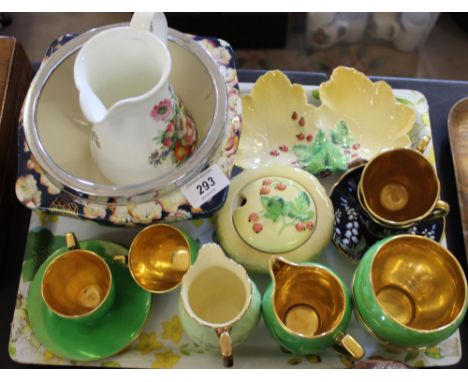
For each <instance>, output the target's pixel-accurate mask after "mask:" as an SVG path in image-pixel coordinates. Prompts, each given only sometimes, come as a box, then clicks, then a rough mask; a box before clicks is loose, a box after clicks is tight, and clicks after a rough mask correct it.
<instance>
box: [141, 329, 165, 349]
mask: <svg viewBox="0 0 468 382" xmlns="http://www.w3.org/2000/svg"><path fill="white" fill-rule="evenodd" d="M163 346H164V345H163V343H162V342H159V341H158V340H157V339H156V332H149V333H141V334H140V337H139V339H138V345H137V346H136V348H137V349H138V350H139V352H140V354H148V353H149V352H152V351H153V350H159V349H162V347H163Z"/></svg>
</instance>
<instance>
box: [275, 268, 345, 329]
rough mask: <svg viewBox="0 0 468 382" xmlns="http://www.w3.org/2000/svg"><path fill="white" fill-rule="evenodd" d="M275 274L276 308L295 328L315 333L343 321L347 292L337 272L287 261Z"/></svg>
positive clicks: (280, 315)
mask: <svg viewBox="0 0 468 382" xmlns="http://www.w3.org/2000/svg"><path fill="white" fill-rule="evenodd" d="M276 268H277V269H273V272H274V274H275V293H274V297H273V301H274V308H275V311H276V314H277V315H278V318H279V319H280V320H281V322H282V323H283V324H284V325H285V326H286V327H287V328H288V329H289V330H291V331H292V332H294V333H296V334H299V335H302V336H306V337H314V336H319V335H321V334H324V333H327V332H329V331H331V330H333V329H334V328H335V327H336V326H337V325H338V324H339V322H340V321H341V319H342V317H343V313H344V308H345V295H344V291H343V288H342V287H341V285H340V282H339V281H338V280H337V279H336V277H335V276H334V275H332V274H331V273H330V272H328V271H326V270H325V269H323V268H320V267H314V266H307V267H305V266H297V267H295V266H291V265H287V264H286V265H283V266H281V268H280V269H278V267H276Z"/></svg>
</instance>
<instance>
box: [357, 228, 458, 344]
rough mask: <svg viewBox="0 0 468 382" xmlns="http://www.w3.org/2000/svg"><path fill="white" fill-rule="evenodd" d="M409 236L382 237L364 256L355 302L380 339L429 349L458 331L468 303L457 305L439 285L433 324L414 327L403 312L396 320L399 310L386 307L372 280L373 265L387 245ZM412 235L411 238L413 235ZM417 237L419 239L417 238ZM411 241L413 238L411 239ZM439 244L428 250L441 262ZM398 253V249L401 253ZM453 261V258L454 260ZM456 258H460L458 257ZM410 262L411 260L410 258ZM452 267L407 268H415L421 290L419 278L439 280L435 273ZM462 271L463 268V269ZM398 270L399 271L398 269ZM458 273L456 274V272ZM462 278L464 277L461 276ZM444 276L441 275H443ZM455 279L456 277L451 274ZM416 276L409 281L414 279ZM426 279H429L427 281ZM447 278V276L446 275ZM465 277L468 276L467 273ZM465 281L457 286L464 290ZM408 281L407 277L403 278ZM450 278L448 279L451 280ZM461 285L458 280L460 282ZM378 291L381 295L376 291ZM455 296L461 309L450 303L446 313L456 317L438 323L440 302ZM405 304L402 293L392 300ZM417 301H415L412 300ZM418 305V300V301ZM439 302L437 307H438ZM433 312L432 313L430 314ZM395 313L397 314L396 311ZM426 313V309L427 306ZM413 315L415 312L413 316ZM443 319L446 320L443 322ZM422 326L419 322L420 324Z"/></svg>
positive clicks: (361, 316)
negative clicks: (438, 250)
mask: <svg viewBox="0 0 468 382" xmlns="http://www.w3.org/2000/svg"><path fill="white" fill-rule="evenodd" d="M404 238H405V236H394V237H390V238H387V239H384V240H381V241H379V242H377V243H375V244H374V245H373V246H372V247H371V248H370V249H369V250H368V251H367V252H366V254H365V255H364V257H363V258H362V259H361V261H360V263H359V265H358V267H357V269H356V273H355V275H354V280H353V286H352V289H353V296H354V301H355V304H356V309H357V314H358V315H359V317H360V319H361V320H362V321H363V322H364V325H365V327H366V328H367V329H368V330H369V331H371V332H372V333H373V334H374V335H375V336H376V337H377V338H378V339H379V340H380V341H382V342H384V343H388V344H390V345H393V346H396V347H397V348H400V349H408V348H412V349H417V348H427V347H429V346H433V345H436V344H438V343H440V342H441V341H443V340H444V339H445V338H447V337H449V336H450V335H451V334H452V333H453V332H455V331H456V330H457V328H458V327H459V326H460V324H461V322H462V321H463V318H464V316H465V313H466V302H463V303H461V304H459V305H456V304H455V298H456V296H455V294H453V293H451V294H449V295H448V296H444V295H443V288H437V287H435V289H436V290H434V291H433V292H432V293H431V295H433V296H434V297H435V298H437V297H438V294H439V293H440V299H438V301H437V303H436V304H435V305H434V306H432V308H431V311H430V312H432V311H433V313H434V315H433V319H432V320H431V324H430V326H426V327H424V326H423V327H421V328H419V329H418V328H414V327H411V326H409V325H411V324H410V323H407V324H403V323H402V322H401V320H402V319H403V318H402V317H403V316H402V315H401V314H400V315H399V318H398V320H396V319H395V317H397V316H395V314H394V313H395V310H394V309H392V310H388V309H385V308H383V306H384V305H382V303H383V302H385V301H384V300H383V299H382V298H380V300H379V299H378V296H377V294H379V292H380V291H376V290H374V286H373V285H374V284H375V282H373V281H372V279H373V278H375V274H376V272H377V270H376V269H374V268H373V263H374V262H375V259H376V257H377V256H379V252H381V251H382V249H383V248H385V246H388V245H391V244H392V242H394V243H396V241H397V240H399V241H402V240H406V239H404ZM409 238H411V237H409ZM415 239H416V238H415ZM407 240H410V239H407ZM420 240H422V241H424V240H428V239H420ZM436 245H437V244H435V243H434V244H426V246H427V248H426V250H425V251H426V252H427V253H430V254H431V255H432V256H433V257H434V261H436V262H437V261H438V260H437V258H438V257H439V256H442V255H441V254H439V255H438V254H437V251H434V250H433V249H430V248H434V247H435V246H436ZM400 252H401V254H402V255H403V256H404V253H405V250H404V245H403V246H402V247H401V250H400ZM397 253H398V252H396V254H397ZM452 261H453V260H452ZM455 261H456V260H455ZM407 262H408V261H407ZM445 267H447V268H446V269H449V265H448V264H447V265H446V266H443V265H439V268H437V267H436V268H435V269H434V270H433V271H431V270H428V267H427V264H420V266H419V267H416V268H415V267H413V266H412V264H411V263H409V264H408V266H407V267H406V268H408V269H414V270H413V276H411V277H412V278H414V280H413V284H414V286H415V289H416V290H418V286H417V285H418V278H419V283H421V282H428V283H431V282H434V283H436V282H437V278H438V275H436V274H435V273H439V274H440V271H441V270H442V269H445ZM418 270H419V273H421V275H422V274H424V273H425V274H426V277H425V278H424V276H422V277H423V278H421V277H420V276H418ZM460 270H461V268H460ZM395 272H397V270H395ZM432 273H434V275H433V276H432V277H431V276H430V275H431V274H432ZM454 274H455V273H454ZM395 277H396V278H398V274H396V275H395ZM457 277H460V276H457ZM439 278H440V277H439ZM450 278H452V277H450ZM404 279H406V280H408V277H404ZM411 280H412V279H410V280H409V281H410V282H411ZM424 280H425V281H424ZM445 280H447V278H446V277H445ZM463 280H464V276H463ZM463 280H462V281H461V284H462V285H458V286H456V288H457V289H460V288H461V289H463ZM402 281H403V282H404V280H403V279H402ZM447 281H448V280H447ZM457 284H459V283H458V281H457ZM464 284H465V287H464V293H465V297H464V298H465V299H466V280H465V281H464ZM419 290H420V293H423V292H422V289H421V288H419ZM376 293H377V294H376ZM420 297H422V298H427V297H429V296H427V294H424V295H423V294H421V295H420ZM447 298H448V299H453V301H454V306H455V305H456V306H457V308H455V307H451V308H449V307H448V306H447V308H446V310H445V313H443V314H444V316H446V313H447V312H453V314H454V315H453V318H451V319H449V322H447V321H443V322H444V323H441V324H440V325H438V324H437V322H439V321H440V312H438V311H437V306H438V305H439V303H440V302H441V301H443V300H446V299H447ZM404 303H405V300H402V296H401V295H399V296H397V298H394V299H393V301H392V304H397V305H398V304H399V305H400V307H403V305H402V304H404ZM412 304H413V303H412ZM416 304H417V302H416ZM436 305H437V306H436ZM415 308H416V309H419V306H415ZM430 312H429V313H430ZM392 313H393V314H392ZM423 313H424V309H423ZM411 316H412V315H411ZM412 319H413V316H412V317H410V318H409V320H412ZM440 322H442V321H440ZM418 326H419V325H418Z"/></svg>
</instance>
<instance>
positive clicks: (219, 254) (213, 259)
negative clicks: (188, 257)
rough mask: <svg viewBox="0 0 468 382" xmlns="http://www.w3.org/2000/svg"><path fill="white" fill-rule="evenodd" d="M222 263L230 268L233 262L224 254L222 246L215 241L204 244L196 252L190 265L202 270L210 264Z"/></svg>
mask: <svg viewBox="0 0 468 382" xmlns="http://www.w3.org/2000/svg"><path fill="white" fill-rule="evenodd" d="M214 264H217V265H221V264H222V265H223V266H225V267H227V268H230V267H231V266H232V265H233V264H231V262H230V261H229V259H228V258H227V257H226V255H225V254H224V251H223V250H222V248H221V247H220V246H219V245H217V244H215V243H208V244H204V245H203V246H202V247H201V248H200V251H199V252H198V256H197V260H196V262H195V264H194V265H193V266H192V268H193V269H195V270H199V271H201V270H203V269H204V268H207V267H209V266H211V265H214Z"/></svg>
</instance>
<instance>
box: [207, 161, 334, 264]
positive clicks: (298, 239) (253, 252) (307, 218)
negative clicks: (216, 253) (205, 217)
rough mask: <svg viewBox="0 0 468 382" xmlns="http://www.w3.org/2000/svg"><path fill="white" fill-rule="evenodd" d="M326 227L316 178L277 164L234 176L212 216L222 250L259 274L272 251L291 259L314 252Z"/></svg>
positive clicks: (327, 213) (326, 203) (326, 208)
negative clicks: (223, 201)
mask: <svg viewBox="0 0 468 382" xmlns="http://www.w3.org/2000/svg"><path fill="white" fill-rule="evenodd" d="M264 183H265V184H264ZM286 195H287V196H286ZM249 220H250V221H249ZM275 220H276V221H275ZM332 225H333V208H332V205H331V201H330V199H329V198H328V196H327V195H326V193H325V189H324V188H323V187H322V185H321V184H320V183H319V182H318V180H317V179H316V178H315V177H314V176H313V175H311V174H309V173H307V172H306V171H303V170H300V169H297V168H296V169H295V168H291V167H290V166H289V165H282V164H273V165H269V166H264V167H262V168H258V169H252V170H245V171H243V172H242V173H241V174H239V175H237V176H236V177H235V178H234V179H233V180H232V182H231V185H230V187H229V194H228V198H227V200H226V203H225V205H224V207H223V209H222V210H221V211H220V212H219V214H218V216H217V219H216V231H217V234H218V238H219V241H220V243H221V245H222V246H223V248H224V250H225V251H226V253H227V254H228V255H229V256H230V257H232V258H233V259H234V260H236V261H237V262H238V263H240V264H242V265H243V266H245V267H246V268H247V269H248V270H252V271H257V272H264V273H266V272H268V260H269V259H270V257H271V255H273V254H281V255H282V256H283V257H285V258H286V259H288V260H290V261H295V262H303V261H307V260H311V259H312V258H315V257H317V256H319V255H320V253H321V252H322V251H323V249H324V248H325V247H326V246H327V244H328V242H329V240H330V238H331V234H332Z"/></svg>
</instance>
